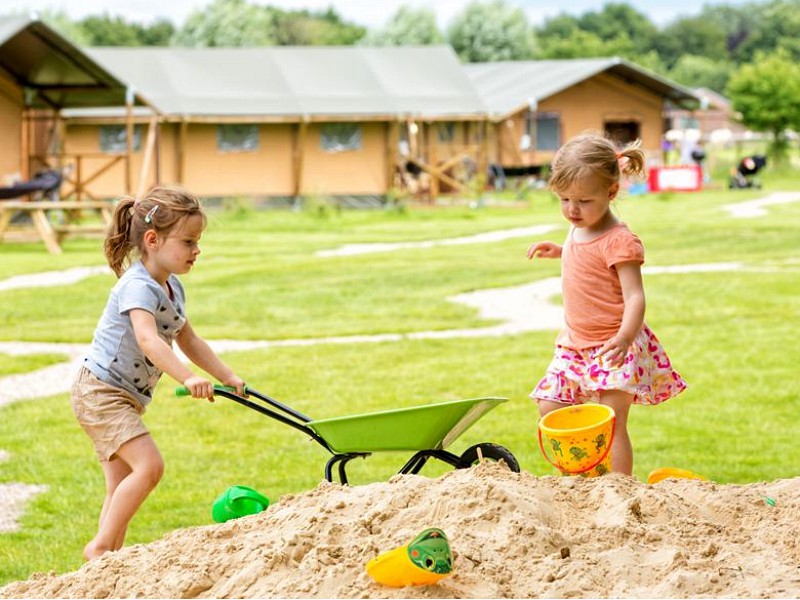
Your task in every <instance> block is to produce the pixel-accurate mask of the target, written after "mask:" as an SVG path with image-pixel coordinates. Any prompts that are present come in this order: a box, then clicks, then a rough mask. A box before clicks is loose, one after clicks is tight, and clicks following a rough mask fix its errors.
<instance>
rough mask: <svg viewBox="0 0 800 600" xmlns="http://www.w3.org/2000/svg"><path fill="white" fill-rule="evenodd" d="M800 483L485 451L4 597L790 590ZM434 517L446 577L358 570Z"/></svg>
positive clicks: (103, 562) (799, 534)
mask: <svg viewBox="0 0 800 600" xmlns="http://www.w3.org/2000/svg"><path fill="white" fill-rule="evenodd" d="M767 497H769V498H771V499H773V500H774V506H773V505H772V504H771V503H768V502H766V501H765V498H767ZM798 498H800V479H793V480H783V481H775V482H772V483H757V484H751V485H744V486H734V485H719V484H715V483H712V482H705V481H690V480H667V481H664V482H661V483H658V484H656V485H653V486H648V485H645V484H642V483H640V482H638V481H637V480H635V479H633V478H630V477H625V476H621V475H616V474H611V475H606V476H603V477H600V478H597V479H580V478H561V477H535V476H533V475H531V474H529V473H521V474H515V473H511V472H510V471H508V470H507V469H505V467H504V466H502V465H497V464H482V465H480V466H478V467H476V468H473V469H470V470H465V471H453V472H451V473H448V474H446V475H444V476H443V477H441V478H439V479H428V478H424V477H419V476H413V475H408V476H396V477H394V478H393V479H392V480H391V481H389V482H384V483H375V484H371V485H366V486H357V487H343V486H341V485H338V484H329V483H323V484H321V485H319V486H318V487H317V488H316V489H314V490H311V491H309V492H307V493H303V494H299V495H296V496H285V497H283V498H281V500H280V502H278V503H277V504H275V505H273V506H271V507H270V508H269V509H268V510H267V511H265V512H263V513H261V514H259V515H255V516H252V517H247V518H244V519H239V520H237V521H230V522H228V523H225V524H223V525H211V526H204V527H195V528H191V529H185V530H181V531H176V532H174V533H172V534H170V535H168V536H166V537H165V538H163V539H161V540H159V541H156V542H153V543H151V544H146V545H137V546H131V547H129V548H124V549H123V550H121V551H120V552H115V553H110V554H107V555H105V556H103V557H101V558H100V559H98V560H95V561H93V562H91V563H87V564H86V565H84V566H83V567H82V568H81V569H80V570H79V571H76V572H74V573H69V574H66V575H61V576H56V575H55V574H37V575H34V576H33V577H31V579H29V580H28V581H23V582H17V583H12V584H10V585H8V586H6V587H4V588H2V589H0V597H4V598H8V597H39V598H48V597H64V598H86V597H89V598H105V597H162V598H164V597H167V598H195V597H197V598H201V597H218V598H226V597H240V598H255V597H357V598H358V597H362V598H366V597H375V598H408V597H415V598H480V597H494V598H510V597H516V598H520V597H537V596H545V597H572V598H581V597H598V596H599V597H643V596H644V597H654V598H662V597H664V598H666V597H702V596H705V597H771V598H775V597H798V596H800V568H798V565H800V548H799V547H798V539H800V531H798V529H800V525H798V518H797V515H798V514H800V512H798V509H800V500H798ZM431 526H435V527H441V528H442V529H444V530H445V532H446V533H447V535H448V537H449V539H450V543H451V547H452V549H453V553H454V557H455V564H454V571H453V574H452V575H451V576H449V577H447V578H445V579H443V580H442V581H441V582H440V583H439V584H437V585H434V586H430V587H416V588H402V589H395V588H388V587H384V586H381V585H379V584H377V583H375V582H373V581H372V580H371V579H370V578H369V577H368V576H367V574H366V573H365V571H364V565H365V563H366V562H367V561H368V560H369V559H371V558H373V557H374V556H376V555H378V554H379V553H382V552H385V551H388V550H390V549H392V548H394V547H396V546H399V545H403V544H405V543H407V542H408V541H410V540H411V538H412V537H413V536H414V535H415V534H417V533H418V532H419V531H421V530H422V529H424V528H426V527H431Z"/></svg>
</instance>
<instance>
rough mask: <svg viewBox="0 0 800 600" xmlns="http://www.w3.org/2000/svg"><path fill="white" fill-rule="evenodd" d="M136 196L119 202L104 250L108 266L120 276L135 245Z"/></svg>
mask: <svg viewBox="0 0 800 600" xmlns="http://www.w3.org/2000/svg"><path fill="white" fill-rule="evenodd" d="M135 203H136V200H135V199H134V198H130V197H126V198H122V199H121V200H120V201H119V202H117V206H116V207H115V208H114V215H113V217H112V219H111V224H110V225H109V228H108V234H107V235H106V241H105V244H103V250H104V251H105V255H106V260H107V261H108V266H109V267H111V270H112V271H114V274H115V275H116V276H117V277H120V276H121V275H122V274H123V273H124V272H125V269H126V266H127V265H126V263H127V262H128V258H129V255H130V253H131V251H132V250H133V248H134V246H133V245H132V244H131V223H132V220H133V214H134V211H133V207H134V204H135Z"/></svg>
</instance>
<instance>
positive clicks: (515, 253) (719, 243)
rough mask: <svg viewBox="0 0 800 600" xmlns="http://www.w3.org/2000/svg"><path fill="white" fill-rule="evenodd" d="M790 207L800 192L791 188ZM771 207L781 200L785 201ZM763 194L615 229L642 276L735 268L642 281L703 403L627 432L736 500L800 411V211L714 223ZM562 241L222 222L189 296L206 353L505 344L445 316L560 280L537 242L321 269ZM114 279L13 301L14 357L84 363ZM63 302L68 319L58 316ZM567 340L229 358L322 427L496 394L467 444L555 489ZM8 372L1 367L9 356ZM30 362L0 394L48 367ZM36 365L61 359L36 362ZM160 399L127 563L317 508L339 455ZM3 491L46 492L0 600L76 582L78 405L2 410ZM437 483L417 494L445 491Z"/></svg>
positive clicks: (5, 540)
mask: <svg viewBox="0 0 800 600" xmlns="http://www.w3.org/2000/svg"><path fill="white" fill-rule="evenodd" d="M781 183H782V187H781V188H780V189H784V190H787V189H800V184H798V183H797V182H796V181H795V182H792V181H790V180H786V181H785V182H783V181H782V182H781ZM770 188H771V189H779V188H777V187H775V186H774V185H771V186H770ZM759 195H763V194H759V192H751V191H738V192H728V191H727V190H711V191H706V192H703V193H698V194H669V195H660V196H644V197H642V196H638V197H629V198H625V199H622V200H621V201H620V202H619V207H618V210H619V213H620V215H621V217H622V218H623V219H624V220H625V221H627V222H628V223H629V224H630V226H631V227H632V229H633V230H634V231H636V232H637V233H638V234H639V235H640V236H641V237H642V238H643V239H644V242H645V245H646V248H647V264H648V265H661V266H664V265H689V264H696V263H716V262H736V263H741V264H742V265H744V266H745V267H746V268H745V269H743V270H740V271H728V272H718V273H708V272H706V273H687V274H658V275H655V274H650V275H646V276H645V286H646V291H647V301H648V308H647V320H648V323H649V324H650V326H651V327H652V328H653V329H654V330H655V331H656V333H657V334H658V335H659V337H660V338H661V340H662V342H663V343H664V345H665V347H666V348H667V350H668V351H669V353H670V355H671V357H672V359H673V362H674V363H675V366H676V368H677V369H678V370H679V371H680V372H681V373H682V375H684V377H685V378H686V379H687V380H688V381H689V384H690V388H689V390H688V391H686V392H685V393H684V394H682V395H681V396H679V397H678V398H676V399H674V400H671V401H670V402H667V403H666V404H664V405H661V406H657V407H636V408H635V409H634V410H633V411H632V415H631V425H630V427H631V432H632V437H633V442H634V448H635V452H636V464H635V474H636V475H637V476H638V477H639V478H640V479H644V478H646V476H647V473H648V472H649V471H650V470H652V469H654V468H656V467H660V466H677V467H683V468H689V469H693V470H696V471H698V472H700V473H703V474H705V475H707V476H708V477H710V478H711V479H713V480H715V481H718V482H721V483H747V482H752V481H760V480H771V479H776V478H786V477H794V476H795V475H797V465H798V464H800V450H798V448H797V445H796V444H795V443H794V441H795V438H796V431H795V429H794V422H795V421H796V418H795V415H796V413H797V411H798V409H800V384H798V378H797V376H796V373H797V364H798V363H800V347H799V346H798V344H797V342H796V337H797V334H796V331H795V330H796V324H797V323H798V322H800V291H798V286H797V281H798V276H799V275H800V250H798V239H799V238H798V229H797V225H796V224H797V223H798V222H800V203H796V204H786V205H778V206H774V207H770V209H769V215H768V216H766V217H760V218H757V219H732V218H730V217H729V216H728V214H727V213H726V212H725V211H723V210H721V208H720V207H721V206H722V205H723V204H726V203H730V202H737V201H743V200H747V199H752V198H756V197H759ZM547 223H552V224H556V225H558V227H559V229H557V230H556V231H554V232H553V233H552V234H551V235H549V236H546V237H548V238H550V239H553V240H556V241H560V240H561V239H562V238H563V236H564V234H565V232H566V224H565V223H564V222H563V220H562V218H561V216H560V213H559V208H558V205H557V203H556V202H555V201H554V200H553V199H552V198H551V197H550V196H549V195H548V194H546V193H535V194H532V195H531V197H530V202H529V205H527V206H525V207H523V208H519V207H508V208H482V209H478V210H470V209H468V208H462V207H451V208H441V209H412V210H408V211H404V212H394V211H386V212H383V211H365V212H342V213H331V214H328V215H327V216H326V217H324V218H321V217H316V216H314V215H313V214H309V213H304V212H300V213H292V212H273V211H252V210H251V211H247V210H237V211H230V212H219V213H214V214H213V215H212V218H211V219H210V225H209V228H208V230H207V233H206V235H205V236H204V239H203V241H202V244H201V246H202V250H203V254H202V255H201V257H200V260H199V262H198V264H197V266H196V267H195V272H193V273H191V274H190V275H188V276H186V277H185V278H184V279H183V281H184V283H185V286H186V288H187V294H188V310H189V315H190V317H191V319H192V322H193V324H194V327H195V329H196V330H197V331H198V332H200V333H201V335H204V336H205V337H207V338H209V339H222V338H226V339H253V340H255V339H276V340H277V339H291V338H315V337H321V336H343V335H370V334H379V333H389V332H413V331H420V330H446V329H451V328H464V327H480V326H487V325H491V324H492V323H487V322H486V321H483V320H481V319H480V318H479V317H478V315H477V314H476V311H474V310H473V309H471V308H468V307H466V306H462V305H458V304H454V303H451V302H448V301H447V300H446V298H447V297H448V296H452V295H454V294H458V293H462V292H466V291H470V290H479V289H485V288H492V287H502V286H511V285H521V284H525V283H529V282H531V281H534V280H537V279H543V278H546V277H552V276H555V275H557V274H558V264H557V262H556V261H537V262H534V263H532V262H529V261H527V260H526V259H525V250H526V248H527V246H528V245H529V243H531V242H532V241H534V240H531V239H521V238H517V239H511V240H507V241H502V242H496V243H492V244H469V245H458V246H436V247H433V248H427V249H407V250H402V251H399V252H386V253H375V254H366V255H361V256H351V257H337V258H322V257H318V256H315V252H316V251H317V250H321V249H328V248H335V247H337V246H339V245H342V244H345V243H355V242H392V241H414V240H426V239H434V238H449V237H457V236H465V235H471V234H475V233H480V232H486V231H493V230H498V229H506V228H513V227H522V226H528V225H536V224H547ZM64 247H65V253H64V254H63V255H62V256H59V257H53V256H50V255H48V254H47V253H46V252H45V250H44V248H43V247H42V246H41V245H33V244H31V245H16V244H3V245H0V279H2V278H5V277H9V276H11V275H15V274H20V273H30V272H41V271H48V270H53V269H61V268H68V267H74V266H86V265H93V264H102V263H103V257H102V255H101V254H100V251H99V247H100V244H99V242H98V241H97V240H75V241H68V242H66V243H65V246H64ZM113 282H114V278H113V276H111V275H107V276H104V275H100V276H96V277H93V278H90V279H87V280H84V281H82V282H80V283H78V284H74V285H69V286H62V287H57V288H44V289H26V290H12V291H6V292H0V299H1V301H2V305H3V312H4V315H6V316H5V317H4V319H3V320H2V321H0V340H27V341H62V342H88V341H89V340H90V339H91V334H92V329H93V327H94V325H95V323H96V321H97V319H98V317H99V315H100V312H101V310H102V308H103V306H104V304H105V301H106V298H107V294H108V289H109V287H110V286H111V285H113ZM54 298H57V301H56V302H54V301H53V299H54ZM554 337H555V331H548V332H535V333H525V334H519V335H516V336H508V337H503V338H482V337H475V338H464V339H452V340H448V339H443V340H408V339H404V340H402V341H398V342H382V343H352V344H323V345H311V346H305V347H281V348H271V349H267V350H258V351H255V350H254V351H246V352H238V353H230V354H228V355H226V356H225V359H226V360H227V361H228V362H229V363H230V364H231V365H232V366H234V368H235V369H236V370H237V372H238V373H239V374H241V375H242V376H243V377H244V378H245V379H246V380H247V381H248V382H249V383H250V384H251V385H253V386H254V387H256V388H257V389H260V390H262V391H264V392H266V393H268V394H270V395H272V396H274V397H275V398H277V399H280V400H283V401H284V402H286V403H288V404H290V405H291V406H293V407H295V408H297V409H298V410H300V411H302V412H305V413H306V414H309V415H311V416H312V417H314V418H325V417H332V416H341V415H347V414H355V413H361V412H366V411H371V410H381V409H389V408H399V407H404V406H413V405H419V404H425V403H429V402H436V401H443V400H452V399H458V398H468V397H475V396H484V395H487V396H488V395H492V396H494V395H499V396H506V397H508V398H509V399H510V400H509V402H508V403H506V404H504V405H502V406H500V407H498V408H497V409H495V410H494V411H492V412H490V413H489V414H487V415H486V416H485V417H484V418H483V419H481V420H480V421H479V422H478V423H477V424H476V425H475V426H474V427H473V428H472V429H470V430H469V431H467V432H466V433H465V434H464V435H463V436H462V437H461V438H459V439H458V440H457V441H456V442H455V443H454V445H453V447H452V450H453V451H455V452H460V451H462V450H463V449H464V448H466V447H467V446H469V445H471V444H473V443H476V442H480V441H492V442H497V443H500V444H503V445H505V446H507V447H508V448H509V449H511V450H512V451H513V452H514V453H515V454H516V456H517V457H518V459H519V461H520V463H521V465H522V467H523V468H524V469H527V470H529V471H532V472H533V473H535V474H539V475H552V474H553V473H554V470H553V468H552V467H550V466H549V465H547V464H546V463H545V461H544V459H543V458H542V457H541V455H540V453H539V451H538V448H537V447H536V441H535V439H536V420H537V414H536V410H535V406H534V405H533V403H532V402H531V401H530V400H528V399H527V394H528V392H529V390H530V388H531V387H532V386H533V385H534V383H535V382H536V381H537V379H538V378H539V377H540V376H541V374H542V372H543V370H544V368H545V367H546V365H547V363H548V362H549V359H550V355H551V352H552V344H553V340H554ZM2 358H3V359H4V360H7V358H6V357H2ZM31 360H34V359H33V358H32V357H27V359H26V362H24V364H21V365H19V366H16V367H11V370H10V371H9V368H8V367H6V368H5V370H4V371H2V373H7V372H20V371H27V370H31V369H32V368H38V367H39V366H41V365H40V364H39V363H31V362H30V361H31ZM36 360H43V361H44V362H42V363H41V364H48V361H49V358H47V357H45V358H44V359H42V358H41V357H39V358H37V359H36ZM173 386H174V382H172V381H171V380H170V379H169V378H168V377H167V378H165V379H164V381H163V382H162V384H161V386H160V387H159V390H158V392H157V396H156V399H155V401H154V403H153V404H152V405H151V408H150V409H149V411H148V413H147V415H146V417H145V420H146V422H147V424H148V426H149V427H150V428H151V431H152V433H153V435H154V437H155V439H156V441H157V443H158V445H159V447H160V448H161V450H162V453H163V454H164V457H165V460H166V465H167V469H166V475H165V478H164V480H163V481H162V483H161V485H160V486H159V487H158V489H157V490H156V491H155V492H154V494H153V495H152V496H151V497H150V498H149V499H148V501H147V502H146V503H145V505H144V506H143V507H142V509H141V510H140V512H139V513H138V514H137V516H136V517H135V519H134V521H133V522H132V524H131V527H130V533H129V537H128V543H138V542H148V541H151V540H153V539H156V538H158V537H160V536H162V535H164V534H165V533H167V532H169V531H172V530H174V529H176V528H179V527H187V526H193V525H198V524H206V523H209V522H211V517H210V511H211V504H212V502H213V500H214V499H215V498H216V496H217V495H219V494H220V493H221V492H222V491H224V489H225V488H226V487H227V486H229V485H232V484H236V483H239V484H244V485H250V486H253V487H255V488H257V489H259V490H260V491H262V492H263V493H265V494H266V495H267V496H269V497H270V498H272V499H273V500H277V499H278V498H279V497H280V496H281V495H284V494H288V493H297V492H301V491H303V490H308V489H310V488H312V487H314V486H315V485H316V484H317V483H319V481H320V480H321V479H322V469H323V465H324V463H325V460H326V459H327V455H326V453H325V452H324V451H323V450H322V449H321V448H320V447H319V446H317V445H316V444H314V443H313V442H312V441H310V440H308V439H306V438H305V436H303V435H302V434H301V433H299V432H297V431H295V430H293V429H291V428H289V427H286V426H283V425H281V424H279V423H277V422H275V421H272V420H270V419H268V418H266V417H264V416H262V415H259V414H257V413H255V412H253V411H250V410H247V409H245V408H243V407H240V406H238V405H235V404H233V403H231V402H228V401H226V400H223V399H220V400H218V401H217V402H216V403H214V404H209V403H207V402H204V401H197V400H191V399H186V398H176V397H174V396H173V395H172V393H171V392H172V389H173ZM0 415H2V418H0V449H3V450H6V451H8V452H9V453H10V454H11V458H10V459H9V460H8V461H7V462H5V463H2V464H0V483H5V482H12V481H18V482H24V483H31V484H46V485H48V486H50V491H49V492H47V493H45V494H42V495H40V496H38V497H37V498H36V499H35V500H34V501H33V502H32V503H31V504H30V505H29V507H28V510H27V512H26V514H25V516H24V518H23V520H22V524H23V529H22V531H21V532H19V533H11V534H0V584H2V583H3V582H8V581H11V580H16V579H23V578H27V577H28V576H29V575H30V574H31V573H32V572H34V571H48V570H56V571H59V572H60V571H66V570H73V569H76V568H78V567H79V566H80V565H81V564H82V558H81V550H82V548H83V545H84V544H85V543H86V541H87V540H88V539H89V538H90V537H91V535H93V531H94V527H95V521H96V518H97V515H98V513H99V508H100V503H101V500H102V495H103V481H102V475H101V473H100V469H99V467H98V466H97V464H96V460H95V458H94V454H93V451H92V450H91V447H90V444H89V441H88V439H87V438H86V437H85V436H84V434H83V433H82V432H81V431H80V429H79V427H78V425H77V424H76V423H75V421H74V418H73V416H72V413H71V409H70V406H69V398H68V396H67V395H66V394H64V395H59V396H55V397H51V398H45V399H40V400H35V401H25V402H19V403H16V404H13V405H9V406H6V407H3V408H0ZM407 458H408V455H406V454H403V453H386V454H381V455H375V456H372V457H370V458H369V459H367V460H365V461H356V462H354V463H351V465H352V466H351V467H349V471H348V472H349V473H350V474H351V480H352V481H353V483H355V484H359V483H367V482H371V481H379V480H385V479H386V478H388V477H390V476H391V474H392V473H393V472H394V471H396V470H397V469H398V468H399V467H400V466H401V465H402V463H403V462H405V460H406V459H407ZM442 471H443V467H439V466H435V465H432V466H431V467H426V470H425V471H424V473H426V474H429V475H436V474H437V473H441V472H442Z"/></svg>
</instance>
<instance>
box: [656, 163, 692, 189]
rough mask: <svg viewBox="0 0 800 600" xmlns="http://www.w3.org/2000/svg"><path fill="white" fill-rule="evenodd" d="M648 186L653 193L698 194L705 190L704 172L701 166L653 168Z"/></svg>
mask: <svg viewBox="0 0 800 600" xmlns="http://www.w3.org/2000/svg"><path fill="white" fill-rule="evenodd" d="M647 184H648V187H649V188H650V191H651V192H667V191H673V192H697V191H700V190H701V189H703V170H702V169H701V168H700V166H699V165H678V166H675V167H651V168H650V171H649V172H648V175H647Z"/></svg>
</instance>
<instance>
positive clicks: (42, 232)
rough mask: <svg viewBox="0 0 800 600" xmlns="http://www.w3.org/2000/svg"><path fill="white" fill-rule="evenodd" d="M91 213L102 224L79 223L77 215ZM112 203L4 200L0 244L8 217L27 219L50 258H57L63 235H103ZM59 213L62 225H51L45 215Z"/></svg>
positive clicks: (102, 201) (54, 223)
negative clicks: (97, 217) (18, 214)
mask: <svg viewBox="0 0 800 600" xmlns="http://www.w3.org/2000/svg"><path fill="white" fill-rule="evenodd" d="M85 210H91V211H93V212H96V213H99V215H100V217H101V218H102V223H81V222H80V218H81V212H82V211H85ZM113 210H114V203H113V202H110V201H105V200H62V201H58V202H51V201H49V200H33V201H25V200H4V201H0V242H2V241H3V237H4V236H5V234H6V232H7V231H8V229H9V226H10V225H11V217H13V216H14V215H15V214H17V213H25V214H28V215H30V217H31V222H32V223H33V228H34V230H35V232H36V234H37V236H38V237H39V239H41V240H42V242H44V245H45V247H47V249H48V250H49V251H50V252H51V253H53V254H61V252H62V250H61V240H62V239H64V237H65V236H67V235H83V234H97V233H104V232H105V231H106V227H107V226H108V224H109V223H111V214H112V212H113ZM54 211H60V212H61V214H62V215H63V222H53V221H51V220H50V217H49V216H48V214H49V213H52V212H54Z"/></svg>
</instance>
